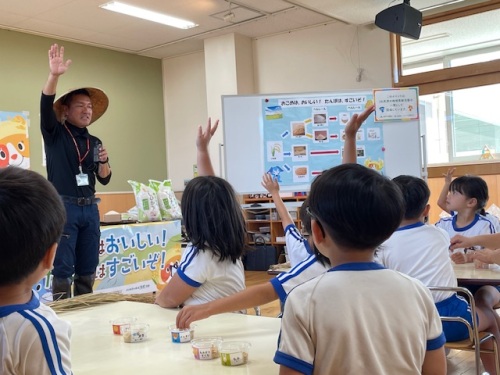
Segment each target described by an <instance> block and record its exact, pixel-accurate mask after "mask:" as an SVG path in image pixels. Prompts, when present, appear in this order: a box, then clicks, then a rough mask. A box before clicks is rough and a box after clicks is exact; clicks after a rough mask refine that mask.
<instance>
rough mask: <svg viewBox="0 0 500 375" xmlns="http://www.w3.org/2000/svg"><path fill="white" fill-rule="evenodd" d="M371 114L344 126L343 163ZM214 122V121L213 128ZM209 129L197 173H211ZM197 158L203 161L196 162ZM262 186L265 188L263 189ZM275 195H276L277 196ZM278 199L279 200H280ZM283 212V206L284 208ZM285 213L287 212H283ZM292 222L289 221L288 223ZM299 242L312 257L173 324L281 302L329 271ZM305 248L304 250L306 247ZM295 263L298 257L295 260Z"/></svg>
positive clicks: (305, 221)
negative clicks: (302, 285)
mask: <svg viewBox="0 0 500 375" xmlns="http://www.w3.org/2000/svg"><path fill="white" fill-rule="evenodd" d="M373 111H374V107H373V106H371V107H369V108H367V109H366V110H365V111H363V112H362V113H361V114H360V115H357V114H355V115H353V116H352V117H351V119H350V120H349V122H348V123H347V125H346V143H345V147H344V160H343V162H350V161H351V160H356V138H355V137H356V133H357V131H358V129H359V128H360V127H361V124H362V123H363V122H364V121H365V120H366V119H367V118H368V116H369V115H370V114H371V113H372V112H373ZM217 124H218V122H216V126H217ZM216 126H215V129H214V128H213V127H212V125H211V122H210V120H209V122H208V123H207V126H206V128H205V130H203V129H202V128H201V127H200V128H199V131H198V138H197V142H196V144H197V145H198V163H199V165H198V171H200V167H199V166H200V162H201V164H202V165H204V166H205V168H204V170H206V171H207V170H213V169H211V168H210V159H207V158H206V156H207V155H208V152H206V150H208V143H209V142H210V139H211V137H212V136H213V134H214V133H215V130H216ZM200 157H201V158H203V160H200ZM264 177H266V179H265V181H266V182H264V179H263V184H265V185H267V184H268V182H271V181H269V178H267V176H266V175H264ZM273 185H274V184H273ZM264 187H265V186H264ZM278 195H279V194H278ZM280 200H281V198H280ZM307 207H308V203H307V199H306V201H304V203H303V204H302V206H301V208H300V212H299V215H300V218H301V220H302V226H303V228H304V229H305V231H306V232H307V233H311V228H310V223H311V217H310V215H309V214H308V213H307ZM285 210H286V207H285ZM286 213H287V214H288V211H286ZM280 216H281V217H282V219H283V218H286V217H287V215H286V214H281V213H280ZM292 223H293V221H292ZM299 243H302V245H303V246H304V248H303V249H302V250H301V249H296V252H295V253H297V254H298V253H302V254H304V255H306V254H308V253H309V251H310V250H312V252H313V254H309V255H307V257H306V258H304V259H303V260H302V261H300V262H299V263H298V264H297V265H296V266H295V267H293V268H292V269H291V270H290V271H288V272H284V273H282V274H280V275H278V276H276V277H275V278H273V279H272V280H270V281H269V282H266V283H263V284H260V285H254V286H251V287H249V288H247V289H246V290H244V291H241V292H239V293H236V294H233V295H231V296H228V297H225V298H221V299H218V300H214V301H211V302H209V303H205V304H202V305H196V306H194V305H193V306H185V307H184V308H183V309H182V310H181V311H180V312H179V314H177V319H176V324H177V327H179V328H187V327H189V325H190V324H191V323H193V322H195V321H197V320H201V319H206V318H208V317H210V316H212V315H215V314H221V313H225V312H231V311H238V310H243V309H247V308H251V307H254V306H260V305H263V304H266V303H269V302H272V301H274V300H276V299H277V298H279V299H280V301H281V302H282V303H283V302H285V300H286V297H287V295H288V293H289V292H290V291H291V290H292V289H293V288H295V287H296V286H297V285H300V284H301V283H303V282H305V281H307V280H310V279H312V278H314V277H316V276H318V275H321V274H322V273H324V272H325V271H326V270H328V269H329V268H330V263H329V260H328V258H326V257H325V256H324V255H323V254H321V253H319V252H318V250H317V249H316V247H315V246H314V245H312V246H311V244H308V245H306V244H307V242H305V241H302V240H300V239H299V241H298V242H297V244H299ZM306 246H308V248H309V250H308V248H307V247H306ZM297 260H298V257H297Z"/></svg>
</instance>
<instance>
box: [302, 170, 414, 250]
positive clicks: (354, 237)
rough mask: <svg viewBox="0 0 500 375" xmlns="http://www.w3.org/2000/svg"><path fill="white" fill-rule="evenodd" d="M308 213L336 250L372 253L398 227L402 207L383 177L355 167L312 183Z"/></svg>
mask: <svg viewBox="0 0 500 375" xmlns="http://www.w3.org/2000/svg"><path fill="white" fill-rule="evenodd" d="M309 210H310V212H311V216H312V219H314V220H316V221H317V224H318V225H319V227H320V228H321V230H322V232H323V235H324V236H325V235H326V236H329V237H330V238H331V239H332V240H333V242H334V243H335V244H336V245H337V246H339V247H342V248H344V249H352V250H368V249H370V250H373V249H375V248H376V247H377V246H379V245H380V244H381V243H382V242H383V241H385V240H386V239H387V238H388V237H389V236H390V235H391V234H392V233H393V232H394V230H396V228H397V227H398V226H399V224H400V222H401V219H402V217H403V211H404V203H403V197H402V194H401V191H400V190H399V188H398V187H397V185H396V184H395V183H394V182H392V181H391V180H389V179H388V178H387V177H384V176H382V175H380V174H379V173H377V172H375V171H373V170H371V169H369V168H366V167H363V166H361V165H358V164H342V165H339V166H337V167H334V168H331V169H329V170H327V171H325V172H323V173H322V174H321V175H320V176H318V177H317V178H316V179H315V180H314V181H313V183H312V185H311V192H310V195H309ZM320 250H321V249H320Z"/></svg>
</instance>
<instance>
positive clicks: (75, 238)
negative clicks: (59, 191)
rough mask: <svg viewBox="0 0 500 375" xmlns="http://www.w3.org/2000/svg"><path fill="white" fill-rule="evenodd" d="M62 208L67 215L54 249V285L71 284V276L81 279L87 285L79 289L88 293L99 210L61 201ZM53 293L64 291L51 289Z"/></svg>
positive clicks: (96, 246) (94, 261)
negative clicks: (60, 236) (61, 234)
mask: <svg viewBox="0 0 500 375" xmlns="http://www.w3.org/2000/svg"><path fill="white" fill-rule="evenodd" d="M64 207H65V208H66V215H67V218H66V224H65V226H64V230H63V236H62V238H61V241H60V242H59V246H58V247H57V251H56V257H55V260H54V269H53V270H52V275H53V276H54V278H56V281H57V282H56V285H57V284H61V283H62V281H63V280H64V283H63V285H64V284H65V283H67V282H71V279H72V277H73V275H75V279H78V278H79V279H80V281H84V280H85V282H86V284H89V285H86V286H85V287H84V288H83V289H82V288H80V289H82V290H86V291H87V293H91V292H92V285H93V276H94V275H95V270H96V267H97V264H98V263H99V242H100V239H101V230H100V223H99V210H98V207H97V204H91V205H87V206H78V205H76V204H73V203H68V202H64ZM87 281H88V282H87ZM63 285H62V286H63ZM70 285H71V284H70ZM89 289H90V290H89ZM56 292H64V291H63V290H60V291H57V290H54V288H53V293H56ZM75 294H76V293H75Z"/></svg>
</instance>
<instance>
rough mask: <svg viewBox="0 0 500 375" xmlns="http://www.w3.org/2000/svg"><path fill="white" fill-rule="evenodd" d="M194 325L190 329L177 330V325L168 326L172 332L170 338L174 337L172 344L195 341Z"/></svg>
mask: <svg viewBox="0 0 500 375" xmlns="http://www.w3.org/2000/svg"><path fill="white" fill-rule="evenodd" d="M194 327H195V326H194V325H191V327H189V328H184V329H181V328H177V326H176V325H175V324H171V325H169V326H168V329H169V330H170V336H171V337H172V342H175V343H182V342H190V341H191V340H192V339H194Z"/></svg>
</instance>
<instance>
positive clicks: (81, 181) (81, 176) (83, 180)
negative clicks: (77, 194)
mask: <svg viewBox="0 0 500 375" xmlns="http://www.w3.org/2000/svg"><path fill="white" fill-rule="evenodd" d="M88 184H89V176H88V175H87V174H85V173H78V174H77V175H76V185H77V186H88Z"/></svg>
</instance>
